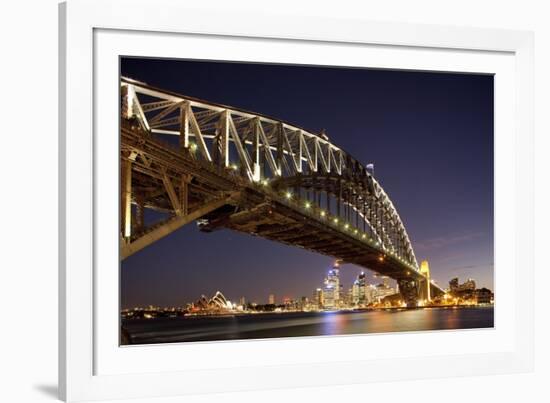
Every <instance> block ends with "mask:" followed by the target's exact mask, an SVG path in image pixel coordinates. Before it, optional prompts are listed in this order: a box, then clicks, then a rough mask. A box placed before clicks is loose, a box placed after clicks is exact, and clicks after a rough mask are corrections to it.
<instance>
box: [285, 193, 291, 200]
mask: <svg viewBox="0 0 550 403" xmlns="http://www.w3.org/2000/svg"><path fill="white" fill-rule="evenodd" d="M285 197H286V198H287V199H289V200H290V199H292V193H290V192H286V193H285Z"/></svg>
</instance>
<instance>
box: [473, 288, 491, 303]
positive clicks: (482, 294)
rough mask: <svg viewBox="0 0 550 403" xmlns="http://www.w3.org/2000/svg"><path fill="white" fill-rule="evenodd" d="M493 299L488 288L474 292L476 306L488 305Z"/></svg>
mask: <svg viewBox="0 0 550 403" xmlns="http://www.w3.org/2000/svg"><path fill="white" fill-rule="evenodd" d="M492 299H493V293H492V292H491V290H489V289H488V288H485V287H483V288H480V289H479V290H476V302H477V303H478V304H490V303H491V301H492Z"/></svg>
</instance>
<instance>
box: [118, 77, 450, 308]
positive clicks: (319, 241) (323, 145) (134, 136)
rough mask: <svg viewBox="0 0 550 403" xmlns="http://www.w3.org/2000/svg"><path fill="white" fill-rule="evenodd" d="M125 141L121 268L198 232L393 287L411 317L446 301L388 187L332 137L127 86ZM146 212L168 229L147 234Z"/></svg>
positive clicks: (138, 85) (157, 227) (123, 98)
mask: <svg viewBox="0 0 550 403" xmlns="http://www.w3.org/2000/svg"><path fill="white" fill-rule="evenodd" d="M120 135H121V147H120V150H121V154H120V156H121V258H122V259H125V258H126V257H128V256H130V255H132V254H134V253H135V252H137V251H139V250H141V249H143V248H145V247H147V246H148V245H150V244H151V243H153V242H155V241H157V240H159V239H161V238H162V237H164V236H166V235H168V234H170V233H171V232H173V231H175V230H177V229H178V228H180V227H182V226H184V225H186V224H188V223H190V222H192V221H197V223H198V225H199V227H200V228H201V230H203V231H214V230H217V229H221V228H227V229H232V230H236V231H240V232H244V233H247V234H251V235H256V236H260V237H263V238H266V239H270V240H274V241H277V242H282V243H285V244H289V245H293V246H297V247H301V248H304V249H308V250H311V251H315V252H318V253H322V254H325V255H328V256H331V257H334V258H336V259H339V260H341V261H343V262H348V263H354V264H356V265H360V266H363V267H366V268H368V269H371V270H374V271H375V272H378V273H379V274H382V275H386V276H389V277H391V278H394V279H395V280H397V282H398V284H399V289H400V292H401V294H402V295H403V297H404V299H405V301H407V304H408V305H409V306H416V303H417V301H418V300H419V299H426V298H429V297H427V296H429V295H430V294H431V295H437V294H439V293H442V292H443V291H442V290H441V289H440V288H439V287H438V286H437V285H435V284H434V283H433V282H431V281H430V279H429V277H427V276H426V275H425V274H424V273H422V272H421V271H420V269H419V266H418V262H417V260H416V256H415V254H414V249H413V246H412V244H411V241H410V239H409V236H408V234H407V231H406V229H405V226H404V224H403V222H402V220H401V218H400V217H399V214H398V212H397V210H396V208H395V206H394V205H393V203H392V201H391V200H390V198H389V197H388V195H387V193H386V192H385V191H384V189H383V188H382V186H381V185H380V183H379V182H378V181H377V180H376V179H375V178H374V177H373V176H372V174H371V173H370V172H368V170H367V169H366V168H365V167H364V166H363V165H362V164H361V163H360V162H359V161H357V160H356V159H354V158H353V157H352V156H351V155H350V154H349V153H347V152H345V151H344V150H342V149H341V148H340V147H338V146H337V145H335V144H334V143H332V142H331V141H330V140H329V138H328V137H327V136H326V135H325V134H324V133H321V134H315V133H312V132H310V131H308V130H305V129H304V128H301V127H298V126H295V125H292V124H289V123H287V122H284V121H281V120H278V119H274V118H271V117H269V116H265V115H261V114H258V113H253V112H249V111H245V110H242V109H237V108H233V107H229V106H226V105H220V104H216V103H212V102H207V101H204V100H200V99H196V98H193V97H188V96H184V95H179V94H176V93H173V92H170V91H166V90H161V89H157V88H153V87H151V86H149V85H147V84H144V83H142V82H139V81H135V80H132V79H130V78H125V77H123V78H122V79H121V133H120ZM145 209H152V210H156V211H159V212H163V213H166V215H167V218H166V219H165V220H164V221H161V222H159V223H157V224H155V225H152V226H149V227H146V226H145V223H144V210H145Z"/></svg>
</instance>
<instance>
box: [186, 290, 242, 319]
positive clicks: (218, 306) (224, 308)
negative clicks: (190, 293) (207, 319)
mask: <svg viewBox="0 0 550 403" xmlns="http://www.w3.org/2000/svg"><path fill="white" fill-rule="evenodd" d="M234 309H235V307H234V306H233V304H232V303H231V301H228V300H227V299H226V298H225V296H224V295H223V294H222V293H221V292H220V291H216V294H214V296H213V297H212V298H210V299H208V298H207V297H206V296H205V295H201V297H200V298H199V299H198V300H197V301H196V302H193V303H191V304H189V305H188V307H187V310H188V312H189V313H200V314H220V313H226V312H227V313H229V312H232V311H234Z"/></svg>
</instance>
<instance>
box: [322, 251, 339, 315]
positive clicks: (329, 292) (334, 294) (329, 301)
mask: <svg viewBox="0 0 550 403" xmlns="http://www.w3.org/2000/svg"><path fill="white" fill-rule="evenodd" d="M339 266H340V265H339V264H338V262H336V263H334V266H333V267H332V269H331V270H329V271H328V275H327V278H326V279H325V289H324V292H323V297H324V304H323V306H324V307H325V308H327V309H335V308H338V307H339V306H340V299H341V296H342V295H341V288H342V285H341V284H340V269H339Z"/></svg>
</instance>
